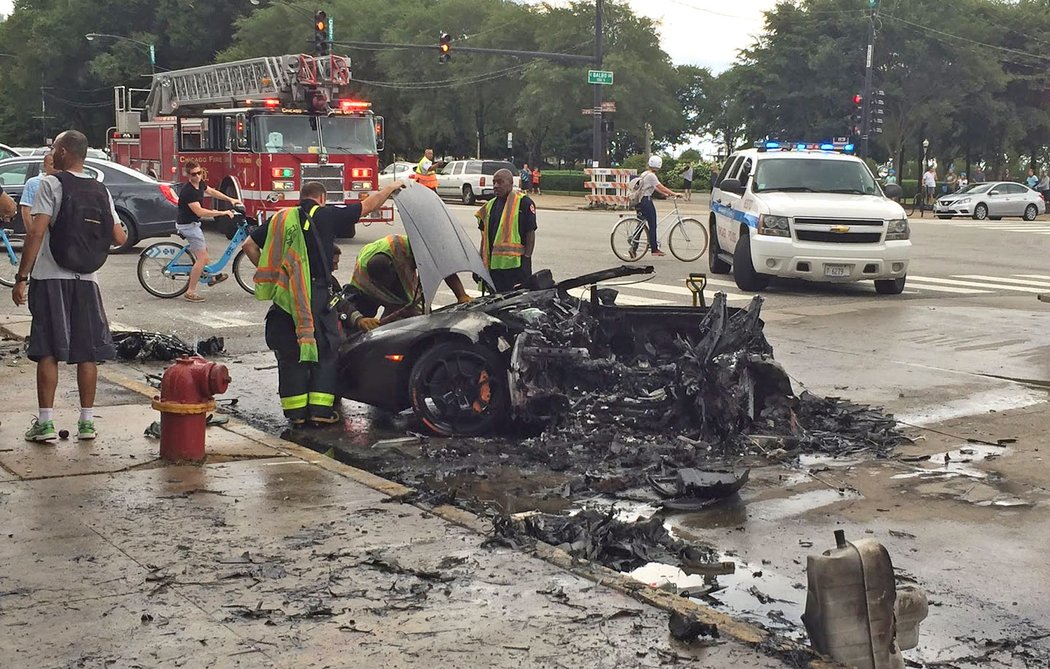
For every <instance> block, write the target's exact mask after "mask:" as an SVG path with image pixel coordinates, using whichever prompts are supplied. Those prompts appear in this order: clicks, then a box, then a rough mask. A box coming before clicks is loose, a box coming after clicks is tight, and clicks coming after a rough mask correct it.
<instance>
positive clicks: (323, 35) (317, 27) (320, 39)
mask: <svg viewBox="0 0 1050 669" xmlns="http://www.w3.org/2000/svg"><path fill="white" fill-rule="evenodd" d="M328 52H329V43H328V14H326V13H325V12H323V11H318V12H317V13H316V14H314V55H315V56H326V55H328Z"/></svg>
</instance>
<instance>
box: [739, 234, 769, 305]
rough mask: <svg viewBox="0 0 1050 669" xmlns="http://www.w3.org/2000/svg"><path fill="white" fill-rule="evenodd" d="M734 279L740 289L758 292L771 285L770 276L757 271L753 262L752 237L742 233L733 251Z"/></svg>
mask: <svg viewBox="0 0 1050 669" xmlns="http://www.w3.org/2000/svg"><path fill="white" fill-rule="evenodd" d="M733 280H734V281H736V285H737V287H738V288H739V289H740V290H746V291H748V292H750V293H756V292H758V291H760V290H765V288H766V287H767V286H768V285H769V276H768V275H765V274H759V273H758V272H756V271H755V265H754V263H752V262H751V237H750V236H748V235H747V233H744V234H741V235H740V239H738V240H737V242H736V252H734V253H733Z"/></svg>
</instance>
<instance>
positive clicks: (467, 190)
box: [463, 184, 478, 204]
mask: <svg viewBox="0 0 1050 669" xmlns="http://www.w3.org/2000/svg"><path fill="white" fill-rule="evenodd" d="M477 201H478V198H477V197H475V195H474V189H473V188H471V187H470V184H467V185H466V186H464V187H463V204H474V203H475V202H477Z"/></svg>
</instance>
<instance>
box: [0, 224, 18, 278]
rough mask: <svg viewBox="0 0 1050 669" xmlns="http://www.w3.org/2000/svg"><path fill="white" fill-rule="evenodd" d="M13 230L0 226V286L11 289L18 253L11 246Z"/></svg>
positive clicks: (16, 268) (16, 267) (16, 272)
mask: <svg viewBox="0 0 1050 669" xmlns="http://www.w3.org/2000/svg"><path fill="white" fill-rule="evenodd" d="M13 236H14V230H11V229H5V228H4V226H2V225H0V286H7V287H8V288H11V287H13V286H14V285H15V274H18V260H19V258H18V252H17V251H15V247H14V246H13V245H12V244H11V238H12V237H13Z"/></svg>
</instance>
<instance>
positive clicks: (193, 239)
mask: <svg viewBox="0 0 1050 669" xmlns="http://www.w3.org/2000/svg"><path fill="white" fill-rule="evenodd" d="M175 230H176V231H177V232H178V233H179V234H180V235H182V236H183V237H185V238H186V241H187V242H189V245H190V250H191V251H207V250H208V243H207V242H205V241H204V231H203V230H201V224H200V222H199V221H198V222H197V223H188V224H185V225H183V224H181V223H177V224H176V225H175Z"/></svg>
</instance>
